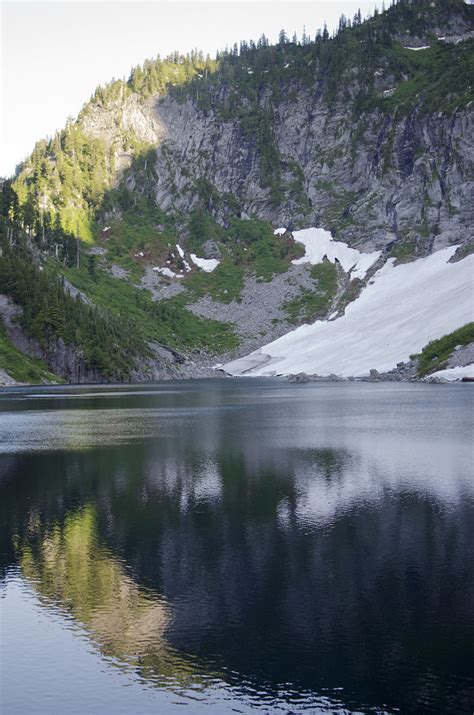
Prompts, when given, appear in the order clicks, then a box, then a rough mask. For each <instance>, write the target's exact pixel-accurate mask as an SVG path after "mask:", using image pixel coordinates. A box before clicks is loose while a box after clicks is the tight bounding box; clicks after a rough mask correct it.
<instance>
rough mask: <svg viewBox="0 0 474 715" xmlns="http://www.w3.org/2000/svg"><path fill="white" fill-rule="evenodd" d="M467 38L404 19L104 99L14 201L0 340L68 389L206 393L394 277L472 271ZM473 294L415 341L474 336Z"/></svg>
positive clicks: (266, 51) (3, 271) (174, 68)
mask: <svg viewBox="0 0 474 715" xmlns="http://www.w3.org/2000/svg"><path fill="white" fill-rule="evenodd" d="M473 20H474V9H473V8H472V6H470V5H467V4H466V3H464V2H462V0H443V1H442V2H441V1H440V0H436V1H435V0H403V1H400V2H397V3H396V4H394V5H392V6H391V7H390V8H389V9H388V10H386V11H385V12H383V13H376V14H375V15H374V16H373V17H371V18H369V19H368V20H366V21H364V22H363V21H362V19H361V17H360V13H358V14H357V15H356V16H355V17H354V18H353V19H350V20H349V19H346V18H345V17H341V20H340V23H339V30H338V32H337V33H335V35H334V36H333V37H332V38H330V37H329V34H328V32H327V30H326V29H325V30H324V31H323V32H318V33H317V35H316V36H315V37H313V38H310V37H307V36H304V37H302V38H300V39H299V40H298V39H297V38H293V41H290V40H289V39H288V38H287V37H286V36H285V34H284V33H283V32H282V33H281V34H280V38H279V42H278V44H276V45H270V44H269V43H268V41H267V40H266V38H265V37H264V36H262V37H261V38H260V39H259V40H258V41H257V42H255V43H254V42H250V43H245V42H242V43H241V44H240V46H237V45H236V46H234V48H232V49H231V50H226V51H225V52H223V53H220V54H219V55H218V57H217V58H216V59H215V60H214V59H211V58H209V57H204V56H203V55H202V54H200V53H198V52H193V53H192V54H191V55H189V56H186V57H183V56H180V55H178V54H174V55H172V56H171V57H169V58H166V59H161V58H159V57H158V58H157V59H155V60H150V61H147V62H145V63H144V65H143V66H142V67H136V68H134V69H133V70H132V72H131V75H130V78H129V79H128V81H120V80H116V81H112V82H111V83H110V84H109V85H107V86H106V87H99V88H97V90H96V91H95V93H94V95H93V96H92V98H91V99H90V101H89V102H87V103H86V104H85V105H84V107H83V109H82V111H81V112H80V114H79V116H78V118H77V119H76V120H75V121H71V122H69V123H68V125H67V126H66V127H65V128H64V130H62V131H61V132H59V133H58V134H57V135H55V136H54V137H53V138H52V139H49V140H44V141H41V142H39V143H38V144H37V146H36V147H35V149H34V151H33V153H32V155H31V157H29V158H28V159H27V160H26V161H25V162H24V164H23V165H21V166H20V167H19V168H18V171H17V174H16V176H15V177H14V178H13V180H12V181H7V182H5V183H4V186H3V197H4V214H3V215H4V220H3V224H2V235H3V238H2V239H1V240H2V247H3V259H0V280H1V284H0V285H1V286H2V288H1V290H2V292H3V293H4V294H5V295H6V296H7V297H8V300H7V298H4V300H3V305H4V308H3V316H4V323H5V331H6V333H5V334H6V335H7V338H6V339H7V340H8V339H9V340H10V341H11V340H13V342H14V343H15V345H16V347H17V348H18V349H20V350H21V351H22V352H26V353H28V354H29V355H30V356H33V357H35V358H42V359H43V360H44V361H45V362H46V363H47V365H48V366H49V368H50V369H52V370H53V371H54V372H56V374H59V375H60V376H62V377H63V378H64V379H67V380H74V381H82V380H101V379H129V378H133V379H148V378H153V377H154V378H156V377H169V376H178V375H195V374H205V373H206V370H207V369H208V368H209V367H210V366H212V365H213V364H215V362H221V363H228V362H229V360H234V359H235V358H239V357H242V356H244V355H246V354H248V353H249V352H251V351H253V350H255V349H258V348H260V347H261V346H262V345H269V344H271V343H272V341H274V340H275V339H278V338H280V336H282V335H284V334H286V333H288V332H289V331H291V330H292V329H293V328H295V326H298V325H301V324H302V323H303V324H307V323H312V322H314V321H315V320H316V319H320V321H325V320H327V319H328V317H329V316H332V318H331V319H332V321H333V322H334V324H338V321H339V320H341V319H344V320H346V322H347V320H349V319H350V314H351V311H353V310H355V307H356V305H357V303H358V297H359V295H360V296H361V298H362V296H363V295H364V291H367V290H368V289H369V284H370V282H371V281H372V280H376V281H377V282H379V281H380V271H383V270H385V271H387V268H384V267H385V266H386V265H387V261H389V265H391V266H393V264H394V263H395V264H397V265H398V266H399V268H400V269H401V268H402V265H401V264H405V263H410V262H413V264H414V266H417V265H419V266H420V276H422V275H424V269H423V268H422V266H424V265H425V264H424V263H423V260H426V258H427V257H429V256H430V255H431V254H433V253H438V252H440V251H443V250H444V251H447V253H445V254H443V255H445V256H446V260H445V261H444V263H447V262H448V261H453V260H455V261H458V262H459V263H460V264H463V261H467V262H468V263H470V261H471V260H472V258H469V256H470V255H471V253H472V246H473V245H474V230H473V218H474V215H473V213H474V209H473V204H472V166H473V156H474V148H473V144H472V136H473V132H472V116H473V115H472V100H473V90H472V76H474V51H473V48H474V22H473ZM311 226H318V227H320V229H322V232H320V233H319V234H315V242H316V243H315V244H314V246H316V245H317V246H318V247H319V248H318V250H316V249H314V250H315V251H316V254H317V255H318V258H317V260H316V259H314V260H310V259H309V258H308V255H309V253H311V250H313V248H314V246H313V247H312V248H311V247H309V248H308V246H307V245H304V242H301V241H300V240H298V234H297V232H298V231H302V230H305V229H308V228H309V227H311ZM278 227H283V229H284V230H281V231H278V232H277V233H275V232H274V231H275V229H276V228H278ZM295 239H296V240H295ZM332 239H335V240H332ZM322 246H324V249H325V250H324V252H323V253H321V250H319V249H321V247H322ZM456 247H457V248H456ZM351 251H352V252H353V253H351ZM313 253H314V251H313ZM448 253H449V256H448ZM356 254H357V255H356ZM351 257H352V258H354V263H352V264H351V263H350V260H352V259H351ZM369 257H372V258H369ZM2 264H3V265H2ZM465 265H467V263H466V264H463V268H462V275H463V276H464V275H465V273H466V271H465V267H464V266H465ZM361 266H362V267H363V270H362V268H361ZM394 268H396V266H394ZM410 270H412V271H414V272H415V274H416V272H417V268H413V269H410ZM25 271H26V272H28V276H29V279H28V285H27V286H25V285H23V286H22V285H21V284H22V279H21V276H22V275H24V274H25ZM408 272H409V271H408V269H403V270H398V272H396V275H397V276H398V275H400V278H401V280H402V281H403V276H404V275H408ZM452 273H453V271H452V270H451V271H450V275H451V274H452ZM410 275H411V274H410ZM374 276H376V278H374ZM410 280H411V279H410ZM433 280H434V278H433ZM463 280H464V279H463ZM467 280H468V279H467ZM23 282H24V281H23ZM415 283H416V279H415ZM420 283H421V280H420ZM30 284H31V285H33V284H34V285H35V286H36V287H35V291H36V293H37V298H35V301H36V303H35V305H34V304H33V303H32V297H31V296H32V291H30V290H29V285H30ZM5 286H6V287H5ZM411 290H413V288H412V289H411ZM400 291H402V292H403V285H401V286H400ZM369 292H370V291H369ZM366 294H367V293H366ZM470 295H472V293H470V288H469V280H468V286H467V288H466V289H465V290H464V292H463V293H462V296H460V297H459V300H460V301H461V303H462V307H461V308H460V309H459V311H458V313H456V316H454V317H453V315H452V314H451V318H449V319H448V318H447V319H446V320H441V321H435V322H434V323H433V329H432V330H428V331H424V332H422V333H420V336H421V334H422V335H423V336H424V338H426V340H427V342H428V341H429V340H432V339H436V338H440V337H442V335H444V334H445V333H450V332H452V331H453V330H457V329H459V328H462V325H463V324H464V323H465V322H469V321H468V320H466V315H467V316H468V318H469V317H470V316H471V313H469V310H468V309H466V310H465V309H464V305H465V303H466V301H467V303H468V302H469V300H470ZM38 296H41V298H39V297H38ZM51 296H54V299H53V301H51ZM425 297H426V296H425ZM426 300H431V299H428V297H426ZM454 300H455V302H456V298H455V299H454ZM12 301H13V302H12ZM38 302H39V303H40V304H41V305H42V309H41V310H38V309H37V303H38ZM447 302H449V301H447ZM51 303H53V304H54V309H52V308H51ZM348 305H350V310H349V309H348V310H347V311H346V307H347V306H348ZM359 305H360V304H359ZM5 306H8V307H5ZM35 306H36V307H35ZM72 306H74V307H72ZM430 306H432V303H430ZM262 307H264V310H262ZM1 310H2V309H1V307H0V311H1ZM52 310H53V313H55V314H54V315H51V311H52ZM407 310H409V311H412V313H413V310H414V307H413V305H412V304H410V305H409V306H408V307H407ZM430 310H431V308H429V306H427V312H426V311H425V313H424V315H425V316H427V315H431V312H430ZM15 311H16V316H17V318H16V320H14V319H12V314H14V313H15ZM438 312H439V311H438ZM73 313H74V314H77V315H76V317H75V318H74V319H72V317H71V316H72V314H73ZM79 315H80V316H82V317H80V318H78V317H77V316H79ZM78 321H79V323H78ZM78 324H80V326H81V328H80V329H78V328H77V325H78ZM299 330H300V331H301V330H303V333H304V326H303V328H299ZM411 330H412V333H416V330H413V326H412V327H411ZM402 342H403V340H402ZM405 342H406V341H405ZM408 342H409V341H408ZM408 342H406V346H405V347H406V349H405V352H403V354H401V353H400V355H401V358H402V360H403V359H405V358H408V355H409V354H410V352H407V350H408V351H410V350H411V351H412V352H418V351H419V350H421V349H422V347H423V345H422V344H419V341H418V342H417V341H415V342H414V343H413V341H412V343H413V344H411V343H410V345H411V347H410V345H409V344H408ZM296 345H299V347H296ZM292 349H293V348H292ZM294 349H295V350H301V349H302V348H301V345H300V343H295V348H294ZM303 352H304V350H303ZM390 354H392V353H390ZM393 354H395V353H393ZM397 355H398V353H397ZM400 355H399V357H400ZM290 362H291V361H290ZM385 362H386V361H385ZM289 364H290V363H289ZM294 364H299V363H298V361H296V362H295V363H294ZM305 365H306V363H305ZM0 366H1V364H0ZM306 367H307V369H310V365H309V364H308V365H306ZM317 367H318V365H317V364H316V363H315V364H314V365H313V368H314V369H313V370H312V371H313V372H317V371H318V370H317V369H316V368H317ZM354 367H355V365H354ZM373 367H377V365H375V363H374V364H373ZM386 367H388V364H385V363H384V369H385V368H386ZM392 367H394V365H392ZM347 369H348V370H349V372H350V367H348V368H347ZM364 369H365V368H364ZM310 371H311V370H310ZM333 371H334V370H331V371H330V372H333ZM336 372H337V370H336Z"/></svg>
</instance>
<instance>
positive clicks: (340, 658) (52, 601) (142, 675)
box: [0, 379, 474, 715]
mask: <svg viewBox="0 0 474 715" xmlns="http://www.w3.org/2000/svg"><path fill="white" fill-rule="evenodd" d="M473 398H474V386H471V385H451V386H449V385H421V384H415V385H407V384H405V385H404V384H383V383H380V384H362V383H360V384H357V383H356V384H354V383H335V384H313V385H290V384H287V383H284V382H279V381H277V380H265V381H262V380H259V379H251V380H215V381H210V380H209V381H195V382H180V383H159V384H158V383H157V384H155V385H150V386H132V387H130V386H120V387H114V386H107V387H80V388H77V387H76V388H69V387H55V388H24V389H16V390H12V389H6V390H3V391H2V392H0V529H1V531H0V605H1V622H0V636H1V646H0V647H1V655H0V711H1V712H2V714H3V713H4V714H5V715H16V714H18V715H27V714H28V715H30V714H33V713H41V714H45V715H56V714H58V715H69V714H74V715H75V714H78V715H83V714H84V715H85V714H87V715H91V714H94V713H101V714H109V713H110V714H111V715H112V714H113V715H116V714H120V713H127V715H128V714H130V715H135V714H136V715H139V714H141V713H143V714H148V713H168V712H189V713H194V712H198V713H207V712H216V713H221V712H222V713H224V712H237V713H247V712H251V711H259V712H276V713H278V712H282V713H290V712H298V711H307V712H311V713H319V712H330V713H347V712H351V713H352V712H363V713H367V712H376V713H384V712H387V713H393V712H401V713H411V712H413V713H424V712H427V713H428V712H433V713H470V714H472V712H473V711H474V477H473V467H474V452H473V436H474V432H473V402H474V400H473Z"/></svg>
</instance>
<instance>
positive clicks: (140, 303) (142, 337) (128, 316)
mask: <svg viewBox="0 0 474 715" xmlns="http://www.w3.org/2000/svg"><path fill="white" fill-rule="evenodd" d="M63 273H64V275H65V276H66V277H67V279H68V280H69V281H70V282H71V283H72V284H73V285H74V286H76V288H78V289H79V290H81V291H83V292H84V293H85V294H86V295H87V296H89V298H90V299H91V300H92V301H93V302H94V304H95V305H97V306H100V307H101V308H102V309H104V310H106V311H107V313H108V314H110V315H112V316H113V317H114V319H116V320H117V319H119V320H120V321H126V323H127V324H128V325H133V332H134V334H135V335H137V336H138V337H137V340H138V342H139V344H140V343H141V344H145V345H146V341H157V342H159V343H161V344H164V345H169V346H170V347H176V348H181V349H188V350H207V351H209V352H210V353H219V352H222V351H224V350H230V349H232V348H234V347H236V346H237V344H238V340H237V337H236V335H235V333H234V330H233V327H232V325H230V324H229V323H223V322H220V321H217V320H206V319H204V318H200V317H198V316H197V315H194V314H193V313H191V312H190V311H189V310H187V309H186V300H185V298H184V296H183V295H178V296H175V297H174V298H169V299H167V300H161V301H159V302H155V301H153V300H152V297H151V295H150V293H149V292H148V291H146V290H140V289H139V288H136V287H135V286H133V285H132V284H131V283H129V282H128V281H125V280H118V279H116V278H112V277H111V276H109V275H108V274H107V273H105V272H104V271H102V270H98V271H97V278H96V280H94V279H93V278H92V277H91V276H90V274H89V272H88V270H87V269H86V268H81V269H80V270H79V271H78V270H76V269H72V268H69V269H63Z"/></svg>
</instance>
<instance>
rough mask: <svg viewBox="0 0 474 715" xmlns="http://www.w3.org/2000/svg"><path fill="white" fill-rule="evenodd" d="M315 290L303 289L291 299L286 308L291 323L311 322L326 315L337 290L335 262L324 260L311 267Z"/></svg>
mask: <svg viewBox="0 0 474 715" xmlns="http://www.w3.org/2000/svg"><path fill="white" fill-rule="evenodd" d="M311 277H312V278H313V280H314V281H315V284H316V286H315V290H303V291H302V292H301V295H300V296H298V297H297V298H294V299H293V300H291V301H289V302H288V303H286V305H285V310H286V313H287V316H288V320H289V321H290V323H311V322H313V321H314V320H317V319H318V318H321V317H322V316H324V315H326V313H327V311H328V310H329V308H330V306H331V302H332V300H333V298H334V296H335V294H336V291H337V269H336V266H335V265H334V264H333V263H330V262H329V261H324V262H323V263H319V264H318V265H316V266H312V268H311Z"/></svg>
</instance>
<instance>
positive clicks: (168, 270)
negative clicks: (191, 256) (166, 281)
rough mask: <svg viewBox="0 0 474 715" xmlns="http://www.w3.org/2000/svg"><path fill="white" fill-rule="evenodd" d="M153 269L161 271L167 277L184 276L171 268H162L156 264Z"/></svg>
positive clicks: (156, 271) (157, 271)
mask: <svg viewBox="0 0 474 715" xmlns="http://www.w3.org/2000/svg"><path fill="white" fill-rule="evenodd" d="M153 270H154V271H155V273H161V275H162V276H166V277H167V278H183V276H180V275H179V274H178V273H174V271H172V270H171V268H160V267H159V266H155V267H154V268H153Z"/></svg>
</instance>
